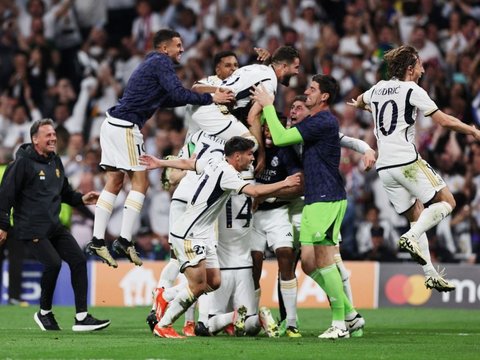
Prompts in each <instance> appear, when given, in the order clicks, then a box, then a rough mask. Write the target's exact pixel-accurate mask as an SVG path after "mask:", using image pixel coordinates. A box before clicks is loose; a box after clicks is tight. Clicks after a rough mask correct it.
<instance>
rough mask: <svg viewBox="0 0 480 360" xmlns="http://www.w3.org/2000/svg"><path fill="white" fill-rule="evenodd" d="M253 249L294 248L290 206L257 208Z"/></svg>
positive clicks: (254, 220)
mask: <svg viewBox="0 0 480 360" xmlns="http://www.w3.org/2000/svg"><path fill="white" fill-rule="evenodd" d="M253 231H254V233H253V235H252V241H251V243H250V246H251V248H252V251H261V252H263V251H265V247H266V245H268V247H270V248H272V250H273V251H276V250H277V249H279V248H281V247H289V248H293V228H292V223H291V222H290V218H289V216H288V206H287V205H284V206H282V207H279V208H277V209H272V210H259V211H258V210H257V212H255V215H254V216H253Z"/></svg>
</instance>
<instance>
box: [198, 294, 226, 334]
mask: <svg viewBox="0 0 480 360" xmlns="http://www.w3.org/2000/svg"><path fill="white" fill-rule="evenodd" d="M202 297H203V295H202V296H200V298H202ZM200 298H199V299H200ZM233 316H234V312H233V311H232V312H229V313H226V314H220V315H215V316H212V317H211V318H210V319H208V324H207V323H204V324H207V325H208V331H210V332H211V333H212V334H214V333H216V332H218V331H220V330H222V329H223V328H224V327H225V326H227V325H230V324H232V323H233ZM198 321H200V319H198ZM202 322H203V321H202Z"/></svg>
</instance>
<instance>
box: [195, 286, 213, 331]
mask: <svg viewBox="0 0 480 360" xmlns="http://www.w3.org/2000/svg"><path fill="white" fill-rule="evenodd" d="M211 297H212V296H211V295H210V296H209V295H208V294H203V295H202V296H199V297H198V300H197V302H198V322H202V323H203V324H204V325H205V326H207V324H209V319H208V313H209V311H210V299H211ZM212 332H213V331H212Z"/></svg>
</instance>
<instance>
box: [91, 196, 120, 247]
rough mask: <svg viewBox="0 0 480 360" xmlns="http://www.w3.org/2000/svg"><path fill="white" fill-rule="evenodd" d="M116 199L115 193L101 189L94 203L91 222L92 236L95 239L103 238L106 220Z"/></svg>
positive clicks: (108, 218)
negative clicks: (93, 215) (93, 217)
mask: <svg viewBox="0 0 480 360" xmlns="http://www.w3.org/2000/svg"><path fill="white" fill-rule="evenodd" d="M116 199H117V195H115V194H112V193H111V192H108V191H106V190H103V191H102V192H101V193H100V196H99V197H98V200H97V204H96V205H95V220H94V222H93V236H95V237H96V238H97V239H103V238H104V237H105V231H106V230H107V225H108V220H110V216H111V215H112V210H113V205H114V204H115V200H116Z"/></svg>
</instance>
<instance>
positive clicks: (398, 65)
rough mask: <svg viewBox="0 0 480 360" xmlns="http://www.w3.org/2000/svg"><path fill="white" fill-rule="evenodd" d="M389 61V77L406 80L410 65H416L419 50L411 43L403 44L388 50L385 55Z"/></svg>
mask: <svg viewBox="0 0 480 360" xmlns="http://www.w3.org/2000/svg"><path fill="white" fill-rule="evenodd" d="M384 59H385V62H386V63H387V75H388V77H396V78H397V79H399V80H405V75H406V73H407V69H408V67H409V66H415V64H416V62H417V60H418V51H417V50H416V49H415V48H414V47H413V46H410V45H402V46H399V47H397V48H395V49H392V50H390V51H388V52H387V53H386V54H385V56H384Z"/></svg>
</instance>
